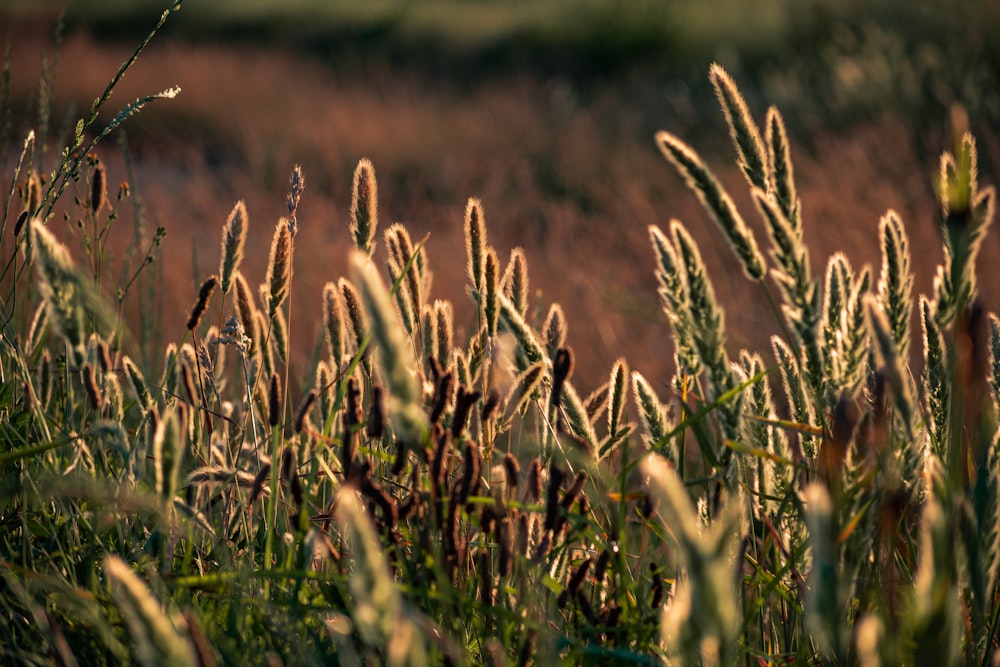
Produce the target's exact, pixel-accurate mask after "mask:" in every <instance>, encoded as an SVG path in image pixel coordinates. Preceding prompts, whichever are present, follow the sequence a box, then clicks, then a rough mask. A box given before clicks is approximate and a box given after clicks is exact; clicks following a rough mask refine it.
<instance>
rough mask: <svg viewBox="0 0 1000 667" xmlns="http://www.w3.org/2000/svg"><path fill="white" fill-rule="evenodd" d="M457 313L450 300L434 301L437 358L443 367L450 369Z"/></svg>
mask: <svg viewBox="0 0 1000 667" xmlns="http://www.w3.org/2000/svg"><path fill="white" fill-rule="evenodd" d="M454 319H455V315H454V312H453V308H452V305H451V302H450V301H443V300H441V299H437V300H435V301H434V339H435V346H436V348H437V360H438V363H439V364H441V368H443V369H445V370H448V368H449V367H450V366H451V362H452V350H454V348H455V325H454Z"/></svg>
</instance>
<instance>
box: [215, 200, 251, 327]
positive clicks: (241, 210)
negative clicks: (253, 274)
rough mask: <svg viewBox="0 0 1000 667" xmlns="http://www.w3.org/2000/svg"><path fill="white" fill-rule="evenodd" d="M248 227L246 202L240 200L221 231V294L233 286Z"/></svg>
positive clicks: (241, 258) (226, 292)
mask: <svg viewBox="0 0 1000 667" xmlns="http://www.w3.org/2000/svg"><path fill="white" fill-rule="evenodd" d="M248 227H249V218H248V217H247V206H246V202H244V201H243V200H242V199H241V200H239V201H238V202H236V205H235V206H233V210H232V212H230V214H229V218H228V219H227V220H226V226H225V227H223V229H222V260H221V261H220V263H219V286H220V287H221V288H222V293H223V294H229V289H230V287H232V284H233V274H234V273H235V272H236V270H237V269H239V266H240V262H241V261H243V248H244V246H245V245H246V241H247V229H248ZM241 319H242V318H241Z"/></svg>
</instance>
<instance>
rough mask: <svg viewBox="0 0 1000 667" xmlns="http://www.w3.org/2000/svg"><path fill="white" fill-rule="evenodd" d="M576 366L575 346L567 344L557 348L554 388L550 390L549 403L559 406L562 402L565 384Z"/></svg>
mask: <svg viewBox="0 0 1000 667" xmlns="http://www.w3.org/2000/svg"><path fill="white" fill-rule="evenodd" d="M575 368H576V358H575V357H574V356H573V348H571V347H569V346H565V347H560V348H559V349H558V350H556V354H555V356H554V357H553V358H552V388H551V389H550V390H549V405H551V406H553V407H554V408H558V407H559V405H560V403H562V389H563V385H565V384H566V380H568V379H569V378H570V376H571V375H573V370H574V369H575Z"/></svg>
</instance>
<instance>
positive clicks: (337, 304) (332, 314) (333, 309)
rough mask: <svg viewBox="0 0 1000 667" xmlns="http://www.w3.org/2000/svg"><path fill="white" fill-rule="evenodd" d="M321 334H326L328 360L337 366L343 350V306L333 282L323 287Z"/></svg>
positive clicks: (342, 355)
mask: <svg viewBox="0 0 1000 667" xmlns="http://www.w3.org/2000/svg"><path fill="white" fill-rule="evenodd" d="M323 332H324V333H325V334H326V345H327V349H328V350H329V352H330V360H331V361H332V362H333V364H334V365H335V366H339V365H340V360H341V359H343V357H344V350H345V341H344V306H343V302H342V300H341V298H340V291H339V290H338V289H337V285H336V284H335V283H333V282H328V283H326V284H325V285H323Z"/></svg>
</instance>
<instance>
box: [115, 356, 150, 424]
mask: <svg viewBox="0 0 1000 667" xmlns="http://www.w3.org/2000/svg"><path fill="white" fill-rule="evenodd" d="M122 368H123V369H124V370H125V375H127V376H128V380H129V386H131V387H132V394H133V395H134V396H135V399H136V401H137V402H138V404H139V409H140V410H143V411H145V410H147V409H148V408H149V407H150V406H152V405H153V404H154V401H153V397H152V396H151V395H150V393H149V386H148V385H147V384H146V378H144V377H143V375H142V371H140V370H139V367H138V366H136V365H135V362H134V361H132V359H131V358H130V357H129V356H128V355H127V354H126V355H123V356H122Z"/></svg>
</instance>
